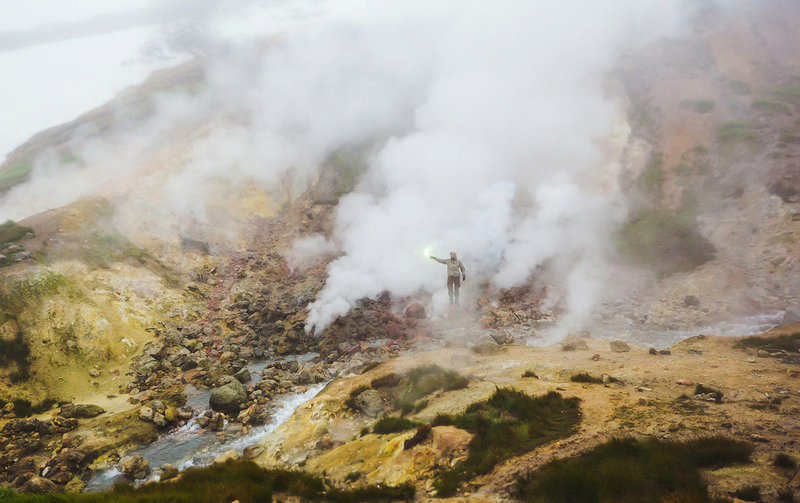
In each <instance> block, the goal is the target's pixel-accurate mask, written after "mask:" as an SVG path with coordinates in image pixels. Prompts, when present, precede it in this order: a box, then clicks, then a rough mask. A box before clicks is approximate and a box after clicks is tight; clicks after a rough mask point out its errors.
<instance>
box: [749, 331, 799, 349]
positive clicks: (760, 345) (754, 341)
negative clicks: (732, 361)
mask: <svg viewBox="0 0 800 503" xmlns="http://www.w3.org/2000/svg"><path fill="white" fill-rule="evenodd" d="M733 347H734V348H737V349H745V348H753V349H777V350H783V351H791V352H797V350H798V349H799V348H800V332H797V333H795V334H791V335H778V336H776V337H762V336H760V335H752V336H749V337H742V338H741V339H740V340H739V341H738V342H737V343H736V344H734V345H733Z"/></svg>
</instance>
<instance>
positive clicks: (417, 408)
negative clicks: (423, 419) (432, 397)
mask: <svg viewBox="0 0 800 503" xmlns="http://www.w3.org/2000/svg"><path fill="white" fill-rule="evenodd" d="M427 406H428V401H427V400H420V401H419V402H417V403H416V404H415V405H414V414H418V413H419V412H421V411H422V410H423V409H425V408H426V407H427Z"/></svg>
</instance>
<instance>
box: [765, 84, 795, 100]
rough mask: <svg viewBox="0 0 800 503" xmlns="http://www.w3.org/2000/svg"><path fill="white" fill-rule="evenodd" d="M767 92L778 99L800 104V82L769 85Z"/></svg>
mask: <svg viewBox="0 0 800 503" xmlns="http://www.w3.org/2000/svg"><path fill="white" fill-rule="evenodd" d="M767 92H769V93H771V94H772V95H773V96H775V97H776V98H778V99H779V100H782V101H786V102H789V103H794V104H795V105H800V84H792V85H789V86H782V87H781V86H770V87H768V88H767Z"/></svg>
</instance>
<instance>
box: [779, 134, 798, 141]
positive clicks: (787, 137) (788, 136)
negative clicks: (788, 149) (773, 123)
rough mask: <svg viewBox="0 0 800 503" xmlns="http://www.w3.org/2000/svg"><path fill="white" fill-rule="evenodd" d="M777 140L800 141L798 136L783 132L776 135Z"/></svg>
mask: <svg viewBox="0 0 800 503" xmlns="http://www.w3.org/2000/svg"><path fill="white" fill-rule="evenodd" d="M778 141H779V142H781V143H800V136H797V135H796V134H793V133H784V134H782V135H780V137H778Z"/></svg>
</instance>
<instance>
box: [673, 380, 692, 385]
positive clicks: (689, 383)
mask: <svg viewBox="0 0 800 503" xmlns="http://www.w3.org/2000/svg"><path fill="white" fill-rule="evenodd" d="M676 382H677V383H678V384H680V385H681V386H694V383H693V382H692V381H690V380H689V379H678V380H677V381H676Z"/></svg>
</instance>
